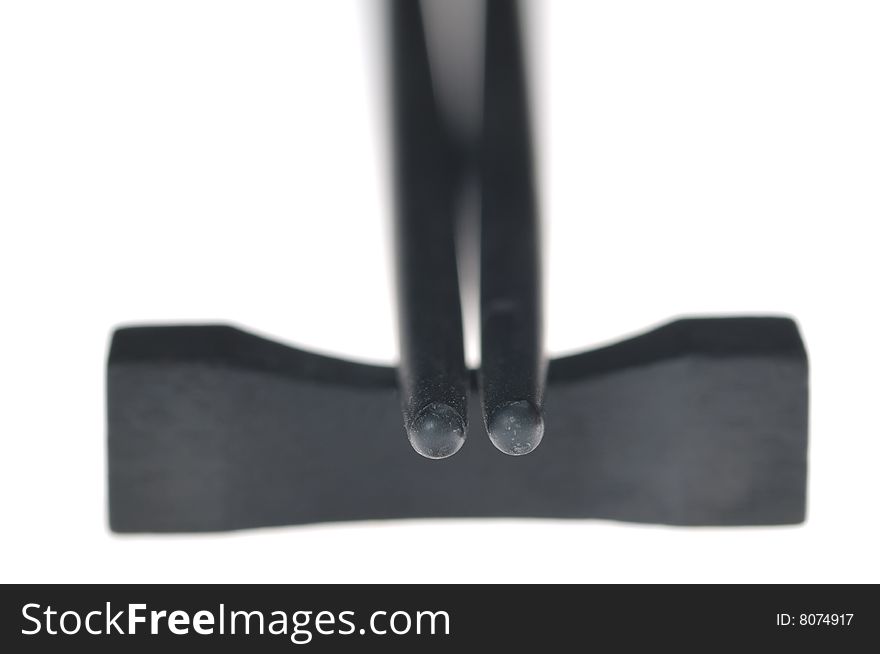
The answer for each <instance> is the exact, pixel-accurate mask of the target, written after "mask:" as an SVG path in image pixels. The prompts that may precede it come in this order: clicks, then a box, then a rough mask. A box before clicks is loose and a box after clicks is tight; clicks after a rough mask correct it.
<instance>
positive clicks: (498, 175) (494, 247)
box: [480, 0, 547, 455]
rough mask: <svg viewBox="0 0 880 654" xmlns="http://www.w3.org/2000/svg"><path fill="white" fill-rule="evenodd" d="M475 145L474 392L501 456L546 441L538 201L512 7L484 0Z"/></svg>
mask: <svg viewBox="0 0 880 654" xmlns="http://www.w3.org/2000/svg"><path fill="white" fill-rule="evenodd" d="M484 76H485V79H484V96H483V103H484V104H483V130H482V143H481V175H482V218H481V220H482V228H481V251H480V258H481V264H480V314H481V315H480V324H481V368H480V389H481V398H482V404H483V416H484V418H485V421H486V428H487V430H488V432H489V436H490V438H491V439H492V442H493V443H494V444H495V446H496V447H497V448H498V449H499V450H501V451H502V452H504V453H506V454H512V455H520V454H527V453H528V452H531V451H532V450H533V449H534V448H535V447H537V445H538V444H539V443H540V442H541V438H542V437H543V434H544V419H543V399H544V385H545V379H546V368H547V366H546V358H545V355H544V351H543V343H542V319H541V292H540V291H541V289H540V252H539V243H538V240H539V239H538V237H539V234H538V202H537V197H536V195H537V194H536V188H535V179H534V174H535V173H534V164H533V152H532V143H531V129H530V122H529V120H530V119H529V106H528V94H527V89H526V74H525V63H524V57H523V47H522V42H521V36H520V26H519V15H518V7H517V3H516V1H515V0H488V2H487V12H486V58H485V70H484Z"/></svg>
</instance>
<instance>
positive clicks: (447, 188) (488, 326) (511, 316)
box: [389, 0, 546, 459]
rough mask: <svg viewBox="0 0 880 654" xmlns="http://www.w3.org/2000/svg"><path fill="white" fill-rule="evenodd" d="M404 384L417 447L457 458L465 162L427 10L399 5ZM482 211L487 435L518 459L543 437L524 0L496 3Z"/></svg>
mask: <svg viewBox="0 0 880 654" xmlns="http://www.w3.org/2000/svg"><path fill="white" fill-rule="evenodd" d="M389 2H390V12H389V17H390V27H391V29H390V38H391V83H392V111H393V116H392V117H393V133H394V179H395V196H396V197H395V204H396V208H395V213H396V220H395V226H396V248H397V251H396V260H397V273H398V304H399V321H400V329H399V332H400V366H399V369H398V370H399V372H398V375H399V385H400V389H401V395H402V412H403V421H404V426H405V428H406V431H407V435H408V436H409V439H410V442H411V443H412V446H413V447H414V448H415V450H416V451H417V452H419V453H420V454H422V455H423V456H426V457H429V458H435V459H439V458H445V457H448V456H451V455H452V454H455V452H457V451H458V450H459V449H460V448H461V446H462V445H463V444H464V441H465V437H466V434H467V428H468V417H467V416H468V412H467V405H468V394H469V390H470V377H469V372H468V369H467V366H466V364H465V356H464V339H463V328H462V311H461V296H460V289H459V280H458V268H457V261H456V243H455V215H454V214H455V206H456V202H455V198H456V194H457V192H458V190H459V189H458V185H459V181H460V179H461V174H460V172H461V171H460V167H461V165H462V164H461V160H460V157H459V156H458V152H457V149H456V147H455V145H454V143H453V139H451V138H450V136H449V133H448V130H447V127H446V125H445V123H444V120H443V117H442V116H441V112H440V110H439V108H438V103H437V101H436V98H435V93H434V87H433V84H432V79H431V70H430V63H429V59H428V50H427V44H426V39H425V29H424V24H423V20H422V15H421V8H420V5H419V2H418V0H389ZM483 94H484V97H483V119H482V129H481V136H480V139H479V144H478V147H477V151H478V153H479V156H478V163H479V165H478V168H479V177H480V186H481V196H482V200H481V202H482V204H481V210H480V213H481V215H480V225H481V227H480V248H479V252H480V330H481V345H480V346H481V363H480V370H479V375H478V380H479V383H478V386H479V392H480V401H481V404H482V413H483V419H484V421H485V425H486V430H487V432H488V433H489V437H490V439H491V440H492V442H493V443H494V444H495V446H496V447H497V448H498V449H499V450H501V451H502V452H504V453H506V454H511V455H521V454H526V453H528V452H531V451H532V450H533V449H534V448H535V447H537V445H538V444H539V443H540V441H541V438H542V436H543V433H544V420H543V396H544V386H545V378H546V358H545V356H544V352H543V347H542V329H541V301H540V279H539V272H540V271H539V243H538V215H537V214H538V210H537V199H536V188H535V180H534V170H533V157H532V143H531V130H530V125H529V111H528V101H527V90H526V80H525V64H524V57H523V48H522V41H521V35H520V27H519V14H518V7H517V3H516V1H515V0H487V3H486V43H485V67H484V86H483Z"/></svg>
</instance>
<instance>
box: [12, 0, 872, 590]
mask: <svg viewBox="0 0 880 654" xmlns="http://www.w3.org/2000/svg"><path fill="white" fill-rule="evenodd" d="M533 10H534V11H532V12H531V15H532V16H533V17H534V18H533V20H534V21H535V22H536V26H537V29H536V36H537V38H536V39H535V43H536V44H538V45H539V47H538V48H537V49H536V52H537V58H536V62H537V66H536V68H537V70H539V71H541V77H540V79H537V80H535V84H534V95H535V98H536V100H537V101H538V110H539V111H538V115H539V117H540V129H539V132H540V134H541V137H542V143H541V163H542V177H543V196H544V205H545V218H546V225H547V237H546V249H547V255H546V277H547V280H546V282H547V338H548V346H549V349H550V350H551V352H553V353H561V352H573V351H576V350H580V349H583V348H585V347H587V346H591V345H595V344H598V343H603V342H607V341H609V340H611V339H616V338H618V337H621V336H624V335H628V334H632V333H634V332H638V331H640V330H643V329H645V328H647V327H650V326H652V325H655V324H657V323H659V322H662V321H665V320H666V319H667V318H670V317H673V316H680V315H685V314H736V313H772V314H789V315H793V316H795V317H796V318H797V319H798V320H799V322H800V325H801V327H802V329H803V333H804V336H805V339H806V342H807V347H808V349H809V353H810V357H811V398H812V408H811V450H810V495H809V517H808V521H807V523H806V524H805V525H804V526H800V527H785V528H760V529H758V528H746V529H677V528H665V527H649V526H632V525H623V524H615V523H608V522H599V521H592V522H591V521H586V522H567V523H566V522H555V521H515V520H501V521H496V520H493V521H439V522H435V521H412V522H400V523H388V524H384V523H366V524H346V525H331V526H319V527H305V528H284V529H271V530H262V531H253V532H244V533H237V534H229V535H210V536H198V537H192V536H163V537H142V536H125V537H122V536H115V535H112V534H111V533H110V532H109V530H108V528H107V518H106V508H105V503H106V497H105V458H104V438H105V434H104V417H103V416H104V414H103V412H104V404H103V372H104V360H105V356H106V349H107V344H108V336H109V334H110V331H111V330H112V328H113V327H114V326H116V325H119V324H120V323H137V322H142V321H144V322H182V321H183V322H204V321H230V322H234V323H237V324H239V325H243V326H246V327H248V328H252V329H255V330H258V331H259V332H262V333H264V334H268V335H270V336H272V337H275V338H278V339H280V340H283V341H286V342H289V343H292V344H296V345H298V346H302V347H306V348H309V349H313V350H318V351H323V352H329V353H334V354H338V355H344V356H348V357H351V358H355V359H358V360H364V361H376V362H386V363H389V362H393V361H394V359H395V356H396V353H395V349H396V345H395V335H394V307H393V297H392V292H391V284H390V279H391V261H390V251H389V247H388V245H387V232H388V229H387V219H388V209H387V200H388V195H389V194H388V179H387V175H386V169H385V158H384V149H385V134H384V131H383V123H384V119H385V117H384V115H383V105H382V102H381V95H380V90H381V81H382V80H381V71H380V69H379V63H380V62H379V57H378V50H377V45H378V44H377V37H376V34H377V30H376V28H377V25H376V23H377V20H376V16H375V6H374V5H373V4H372V3H370V2H368V1H367V0H344V1H343V0H335V1H334V2H318V1H317V0H314V1H310V2H306V1H304V0H299V1H291V0H287V1H281V0H261V1H259V2H244V1H243V0H236V1H226V0H151V1H150V2H145V1H137V2H135V1H120V0H104V1H97V0H82V1H80V2H67V1H65V0H56V1H49V0H18V1H17V0H3V1H2V2H0V276H2V282H0V284H2V286H0V293H2V295H0V298H2V299H0V307H2V309H0V311H2V323H0V336H2V338H0V348H2V356H0V437H2V443H3V458H2V460H3V469H2V474H0V524H2V525H3V527H2V529H3V546H2V550H3V556H2V557H0V581H111V582H112V581H118V582H135V581H279V582H281V581H284V582H305V581H389V582H390V581H404V582H422V581H425V582H427V581H474V582H477V581H874V582H877V581H880V574H878V573H880V568H878V557H877V551H878V550H880V531H878V526H877V516H878V499H880V493H878V480H877V475H876V471H877V469H878V468H877V466H878V462H880V438H878V437H880V433H878V432H880V428H878V416H877V407H878V399H877V398H878V394H880V384H878V381H877V380H878V376H877V372H876V371H877V370H878V365H880V353H878V349H880V348H878V339H877V335H876V334H877V328H878V317H880V316H878V308H877V295H878V293H877V290H876V284H877V280H878V278H880V275H878V273H880V265H878V263H877V256H876V253H877V228H876V225H877V219H878V217H880V84H878V79H880V39H878V34H880V4H878V3H876V2H872V1H870V0H866V1H863V2H859V1H855V0H835V1H831V0H826V1H811V0H742V1H740V2H735V3H734V2H705V1H701V0H691V1H685V0H665V1H664V2H656V1H651V0H614V1H612V0H604V1H593V0H590V1H584V0H552V1H550V0H548V1H545V2H543V3H541V4H540V6H538V7H533ZM552 437H553V436H552V432H551V431H548V434H547V438H552ZM401 447H408V445H407V443H406V441H405V440H403V441H401ZM460 455H461V456H466V455H467V449H466V448H465V450H464V451H463V452H462V453H461V454H460ZM438 464H439V465H442V462H440V463H438ZM523 550H524V551H526V552H528V553H529V556H528V557H525V559H526V561H527V563H525V564H523V563H522V561H523V559H524V557H523V556H522V551H523ZM426 551H437V552H438V553H440V555H441V556H440V558H441V560H442V558H443V557H442V553H445V552H450V551H455V552H459V553H460V557H459V558H458V563H457V565H456V567H454V568H452V569H447V568H445V567H442V566H440V567H436V568H426V567H425V566H424V561H425V552H426Z"/></svg>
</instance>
